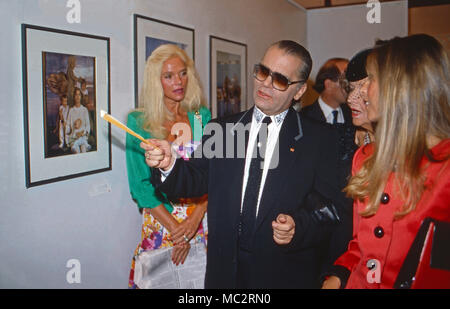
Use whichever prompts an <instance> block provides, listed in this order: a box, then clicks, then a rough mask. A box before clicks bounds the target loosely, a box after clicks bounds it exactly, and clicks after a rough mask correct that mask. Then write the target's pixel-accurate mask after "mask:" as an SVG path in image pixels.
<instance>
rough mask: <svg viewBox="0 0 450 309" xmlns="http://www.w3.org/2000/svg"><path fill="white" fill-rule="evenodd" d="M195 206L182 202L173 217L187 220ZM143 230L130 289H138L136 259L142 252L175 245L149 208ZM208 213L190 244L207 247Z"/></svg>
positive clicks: (145, 215) (132, 264) (144, 215)
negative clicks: (201, 244)
mask: <svg viewBox="0 0 450 309" xmlns="http://www.w3.org/2000/svg"><path fill="white" fill-rule="evenodd" d="M195 207H196V206H195V204H192V203H190V201H189V200H187V199H186V200H182V201H180V203H179V204H177V205H173V211H172V216H174V218H175V219H176V220H177V221H178V222H182V221H183V220H185V219H186V218H187V217H188V216H189V215H190V214H191V213H192V211H193V210H194V208H195ZM142 220H143V223H142V230H141V242H140V243H139V244H138V246H137V248H136V250H135V251H134V256H133V260H132V261H131V270H130V277H129V281H128V288H130V289H136V288H137V286H136V284H135V283H134V263H135V257H136V256H138V255H139V254H140V253H141V252H144V251H148V250H157V249H161V248H167V247H173V243H172V241H171V240H170V237H169V231H167V229H166V228H164V227H163V226H162V225H161V224H160V223H159V222H158V221H157V220H156V219H155V218H154V217H153V216H152V215H151V214H150V209H149V208H144V209H143V212H142ZM206 221H207V220H206V213H205V216H204V217H203V220H202V222H201V223H200V225H199V228H198V230H197V234H196V235H195V236H194V237H193V238H192V239H191V241H190V244H191V245H192V244H195V243H204V244H205V246H206V242H207V238H208V228H207V222H206Z"/></svg>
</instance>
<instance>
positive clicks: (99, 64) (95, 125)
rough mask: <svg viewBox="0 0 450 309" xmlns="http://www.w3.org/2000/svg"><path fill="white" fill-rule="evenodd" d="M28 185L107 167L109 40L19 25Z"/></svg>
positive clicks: (44, 182) (109, 148)
mask: <svg viewBox="0 0 450 309" xmlns="http://www.w3.org/2000/svg"><path fill="white" fill-rule="evenodd" d="M22 69H23V77H22V78H23V101H24V133H25V134H24V136H25V172H26V175H25V176H26V177H25V178H26V187H27V188H29V187H33V186H38V185H43V184H47V183H52V182H56V181H61V180H66V179H70V178H75V177H81V176H85V175H90V174H94V173H100V172H104V171H108V170H111V168H112V166H111V131H110V125H109V124H108V123H107V122H106V121H102V120H100V116H99V113H100V110H105V111H108V112H109V111H110V41H109V38H106V37H101V36H95V35H90V34H84V33H76V32H70V31H65V30H59V29H51V28H46V27H40V26H35V25H28V24H22Z"/></svg>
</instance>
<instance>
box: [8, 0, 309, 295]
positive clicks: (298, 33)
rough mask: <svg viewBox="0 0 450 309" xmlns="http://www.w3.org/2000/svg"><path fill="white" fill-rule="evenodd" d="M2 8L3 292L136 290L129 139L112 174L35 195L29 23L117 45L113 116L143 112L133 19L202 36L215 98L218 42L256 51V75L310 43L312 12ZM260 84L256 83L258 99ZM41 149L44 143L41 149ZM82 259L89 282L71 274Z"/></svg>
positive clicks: (47, 4)
mask: <svg viewBox="0 0 450 309" xmlns="http://www.w3.org/2000/svg"><path fill="white" fill-rule="evenodd" d="M66 3H67V1H64V0H32V1H30V0H14V1H9V0H8V1H0V33H1V37H2V44H0V55H1V58H0V67H1V70H0V85H1V86H0V89H1V90H0V261H1V263H0V288H126V287H127V281H128V274H129V267H130V262H131V257H132V254H133V251H134V249H135V247H136V245H137V243H138V241H139V239H140V223H141V221H140V216H139V213H138V211H137V207H136V206H135V204H134V202H133V201H132V200H131V198H130V194H129V192H128V180H127V174H126V166H125V154H124V141H125V135H124V133H123V132H120V131H119V130H117V129H115V128H113V129H112V170H111V171H108V172H103V173H99V174H94V175H89V176H84V177H80V178H74V179H70V180H65V181H60V182H55V183H51V184H46V185H41V186H36V187H32V188H29V189H26V188H25V159H24V157H25V155H24V153H25V152H24V129H23V97H22V62H21V61H22V54H21V24H22V23H26V24H33V25H38V26H44V27H49V28H57V29H63V30H68V31H74V32H81V33H87V34H93V35H99V36H104V37H109V38H110V46H111V57H110V59H111V72H110V73H111V75H110V76H111V112H112V114H113V115H114V116H116V117H117V118H119V120H122V121H125V119H126V115H127V113H128V112H129V111H130V110H131V109H132V108H133V106H134V79H133V78H134V71H133V68H134V57H133V14H140V15H145V16H148V17H151V18H155V19H159V20H164V21H167V22H170V23H174V24H178V25H182V26H185V27H189V28H194V29H195V59H196V65H197V69H198V71H199V74H200V77H201V80H202V82H203V86H204V89H205V93H206V94H207V96H209V35H214V36H218V37H223V38H226V39H229V40H233V41H238V42H242V43H245V44H247V48H248V49H247V52H248V74H247V75H248V76H250V70H251V68H252V66H253V64H254V63H256V62H258V61H259V59H260V58H261V56H262V54H263V52H264V50H265V48H266V47H267V46H268V45H269V44H270V43H271V42H273V41H276V40H279V39H293V40H296V41H298V42H300V43H303V44H305V43H306V12H305V11H304V10H301V9H298V8H296V7H294V6H293V5H291V4H290V3H288V2H287V1H281V0H245V5H242V1H241V0H228V1H222V0H195V1H192V0H151V1H149V0H95V1H93V0H81V1H80V3H81V22H80V23H79V24H78V23H74V24H70V23H68V22H67V20H66V15H67V13H68V12H69V10H70V8H67V7H66ZM251 92H252V83H251V79H250V78H249V79H248V92H247V93H248V99H249V98H251ZM34 142H36V141H34ZM71 259H76V260H78V261H79V262H80V266H81V277H80V279H81V283H73V284H69V283H68V282H67V280H66V275H67V274H68V272H70V270H71V269H72V267H73V264H69V267H67V262H68V261H69V260H71Z"/></svg>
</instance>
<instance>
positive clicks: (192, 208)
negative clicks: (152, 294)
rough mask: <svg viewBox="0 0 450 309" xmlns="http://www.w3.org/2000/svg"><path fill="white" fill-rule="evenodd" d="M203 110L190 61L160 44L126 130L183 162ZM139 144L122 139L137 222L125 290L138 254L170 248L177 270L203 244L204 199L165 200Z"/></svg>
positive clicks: (197, 137)
mask: <svg viewBox="0 0 450 309" xmlns="http://www.w3.org/2000/svg"><path fill="white" fill-rule="evenodd" d="M205 105H206V104H205V99H204V96H203V93H202V89H201V86H200V83H199V78H198V76H197V72H196V70H195V67H194V63H193V61H192V60H191V59H190V58H189V57H188V56H187V54H186V53H185V52H184V51H183V50H182V49H180V48H179V47H177V46H175V45H171V44H165V45H161V46H160V47H158V48H157V49H155V50H154V51H153V53H152V54H151V55H150V57H149V58H148V60H147V64H146V68H145V72H144V82H143V87H142V92H141V94H140V97H139V108H138V109H137V110H135V111H133V112H131V113H130V114H129V115H128V121H127V125H128V127H130V128H131V129H132V130H134V131H136V132H137V133H139V134H141V135H142V136H143V137H144V138H146V139H149V138H159V139H166V140H167V141H169V142H171V143H172V145H173V146H174V148H175V149H176V151H177V152H178V153H179V155H180V156H182V157H184V158H185V159H188V157H189V154H190V153H191V152H192V151H193V149H194V148H195V147H196V145H198V144H199V143H200V142H201V138H202V134H203V127H204V126H205V125H206V123H207V122H208V121H209V120H210V119H211V113H210V111H209V110H208V109H207V108H206V107H205ZM139 144H140V141H139V140H138V139H136V138H134V137H133V136H131V135H127V139H126V159H127V171H128V181H129V186H130V193H131V196H132V198H133V199H134V201H135V202H136V203H137V205H138V207H139V209H140V211H141V213H142V217H143V224H142V232H141V235H142V238H141V242H140V243H139V244H138V246H137V248H136V250H135V253H134V257H133V261H132V265H131V271H130V278H129V284H128V287H129V288H139V286H137V284H136V282H135V280H134V277H135V261H136V260H137V259H136V257H137V256H139V254H142V253H143V252H146V251H149V250H157V249H163V248H168V247H173V251H172V254H171V261H172V263H173V264H175V265H180V264H183V263H184V261H185V259H186V257H187V255H188V253H189V250H190V248H191V245H193V244H198V243H203V244H204V245H205V246H206V239H207V226H206V207H207V196H204V197H202V198H199V199H195V200H194V199H184V200H178V201H169V200H168V199H167V197H166V196H165V195H164V194H163V193H160V192H158V191H157V190H155V188H154V187H153V185H152V184H151V183H150V177H151V170H150V169H149V168H148V166H147V165H146V163H145V154H144V150H143V149H142V148H140V147H139ZM203 264H204V263H203Z"/></svg>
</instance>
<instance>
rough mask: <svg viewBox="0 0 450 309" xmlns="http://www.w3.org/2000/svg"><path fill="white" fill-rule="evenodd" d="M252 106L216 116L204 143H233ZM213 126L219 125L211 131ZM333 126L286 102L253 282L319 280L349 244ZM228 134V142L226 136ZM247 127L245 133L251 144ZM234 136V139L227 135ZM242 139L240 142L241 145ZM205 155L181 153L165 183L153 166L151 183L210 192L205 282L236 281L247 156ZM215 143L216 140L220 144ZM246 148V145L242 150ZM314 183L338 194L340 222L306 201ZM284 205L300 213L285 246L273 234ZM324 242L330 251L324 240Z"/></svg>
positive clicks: (293, 284) (172, 191)
mask: <svg viewBox="0 0 450 309" xmlns="http://www.w3.org/2000/svg"><path fill="white" fill-rule="evenodd" d="M252 114H253V109H250V110H249V111H247V112H243V113H240V114H235V115H232V116H229V117H228V118H222V119H219V120H213V121H211V122H210V123H209V124H208V125H207V127H206V128H205V135H204V140H203V145H204V146H206V145H208V147H209V146H210V145H212V144H214V143H213V140H214V142H216V143H215V144H214V145H215V147H216V150H217V149H219V148H220V146H219V144H220V143H223V153H224V154H226V153H227V152H231V149H230V147H231V146H232V145H233V146H234V149H235V150H236V149H237V147H236V144H237V140H238V134H236V131H234V133H232V131H233V128H236V126H237V125H246V124H249V123H250V122H251V120H252ZM208 126H209V127H214V126H215V127H216V128H219V129H220V128H222V129H223V130H222V132H223V135H221V134H220V132H217V131H216V132H214V134H212V135H211V134H208ZM329 130H330V129H329V128H328V127H326V126H323V125H321V124H319V123H315V122H314V121H311V120H309V119H306V118H302V117H300V115H299V114H298V113H297V112H296V111H294V110H293V109H292V108H291V109H290V110H289V112H288V114H287V116H286V118H285V120H284V122H283V124H282V128H281V131H280V135H279V141H278V143H279V144H278V145H279V163H278V166H277V167H276V168H274V169H271V170H269V172H268V175H267V178H266V183H265V186H264V192H263V194H262V196H261V202H260V206H259V213H258V217H257V222H256V232H255V234H254V235H255V236H254V240H253V242H252V243H253V251H252V254H253V260H254V264H253V267H254V270H255V271H254V273H255V276H254V278H250V282H251V286H252V287H253V288H318V287H320V283H319V276H320V274H321V272H324V271H326V270H327V268H328V267H331V265H332V263H333V262H334V261H335V260H336V259H337V257H339V256H340V255H341V254H342V253H343V252H344V251H346V248H347V243H348V241H349V240H350V238H351V233H352V228H351V215H352V211H351V205H349V204H346V200H345V199H344V198H343V194H342V192H340V189H341V188H339V187H338V180H337V179H338V176H337V175H336V174H337V169H336V164H337V155H336V151H337V150H336V148H337V142H336V141H335V140H332V139H331V138H330V137H331V136H333V135H331V134H329ZM227 139H228V141H229V143H228V144H227V143H226V141H227ZM247 140H248V134H246V137H245V145H244V146H245V149H246V147H247ZM230 141H231V142H230ZM241 146H242V145H241ZM208 147H204V148H203V149H201V147H199V148H198V149H197V151H196V154H195V156H196V157H197V156H199V155H200V154H201V152H202V150H203V157H202V158H193V159H191V160H189V161H184V160H182V159H178V160H177V161H176V163H175V165H174V168H173V169H172V172H171V174H170V175H169V176H168V177H167V179H166V180H165V181H164V183H162V184H161V181H160V173H159V171H158V170H155V171H154V173H152V183H153V184H154V185H155V186H156V187H157V188H159V189H160V190H161V191H163V192H165V193H166V194H167V195H168V196H170V197H173V198H179V197H188V196H202V195H203V194H205V193H208V194H209V202H208V230H209V234H208V251H207V270H206V279H205V287H206V288H235V287H236V272H237V252H238V247H237V244H238V223H239V217H240V207H241V195H242V183H243V175H244V165H245V156H241V158H217V157H215V158H207V157H205V151H204V150H205V148H208ZM217 147H218V148H217ZM245 149H244V152H245ZM312 189H315V190H317V191H318V192H320V193H321V194H322V195H323V196H326V197H328V198H330V199H332V200H333V201H335V205H336V206H337V208H338V211H339V214H340V216H341V217H342V220H341V224H338V225H325V224H319V223H315V222H314V221H313V220H312V218H311V216H310V213H309V212H308V211H307V210H306V209H305V207H303V205H302V201H303V200H304V198H305V196H306V195H307V194H308V193H309V192H310V191H311V190H312ZM280 213H285V214H289V215H291V216H292V217H293V218H294V220H295V224H296V225H295V235H294V238H293V239H292V241H291V243H290V244H288V245H284V246H280V245H278V244H276V243H275V242H274V240H273V230H272V221H273V220H275V219H276V217H277V216H278V215H279V214H280ZM329 237H331V238H332V240H331V242H330V243H326V247H327V250H326V256H325V257H324V258H323V259H322V257H321V252H322V251H321V250H320V248H321V247H323V245H324V243H323V242H324V241H325V242H326V241H328V240H329Z"/></svg>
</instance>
